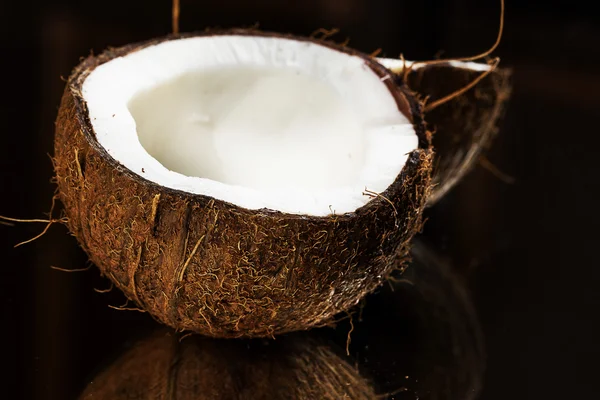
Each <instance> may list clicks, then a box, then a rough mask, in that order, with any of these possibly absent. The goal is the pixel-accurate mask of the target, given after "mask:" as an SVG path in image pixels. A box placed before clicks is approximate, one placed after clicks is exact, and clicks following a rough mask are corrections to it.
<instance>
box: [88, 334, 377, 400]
mask: <svg viewBox="0 0 600 400" xmlns="http://www.w3.org/2000/svg"><path fill="white" fill-rule="evenodd" d="M80 399H81V400H86V399H90V400H91V399H96V400H132V399H135V400H146V399H147V400H163V399H164V400H167V399H178V400H199V399H202V400H236V399H240V400H278V399H281V400H284V399H298V400H302V399H305V400H314V399H324V400H340V399H352V400H370V399H373V400H374V399H376V396H375V393H374V390H373V389H372V387H371V386H370V384H369V382H368V381H367V380H366V379H364V378H363V377H361V375H360V374H359V372H358V371H357V370H356V369H355V368H354V367H352V366H351V365H350V364H349V363H347V362H346V361H345V360H344V359H343V358H342V357H341V356H339V355H338V354H337V352H336V351H334V350H333V349H332V348H330V347H329V345H327V344H326V343H325V342H323V341H321V340H318V339H312V338H310V337H306V336H304V335H293V336H288V337H282V338H278V339H277V340H275V341H270V340H269V341H267V340H250V341H232V340H219V339H208V338H205V337H201V336H198V335H193V336H190V337H186V338H183V339H182V338H180V337H179V335H176V334H175V333H169V332H165V331H162V332H159V333H157V334H155V335H154V336H151V337H150V338H148V339H146V340H143V341H141V342H139V343H137V344H136V345H135V346H134V347H133V348H131V349H130V350H129V351H127V352H126V353H125V354H123V355H122V356H121V357H120V358H119V359H118V360H117V361H115V362H114V363H113V364H112V365H110V366H109V367H108V368H107V369H106V370H104V371H103V372H101V373H100V374H98V375H97V376H96V377H94V378H93V379H92V380H91V382H90V383H89V385H88V386H87V388H86V389H85V390H84V392H83V394H82V395H81V396H80Z"/></svg>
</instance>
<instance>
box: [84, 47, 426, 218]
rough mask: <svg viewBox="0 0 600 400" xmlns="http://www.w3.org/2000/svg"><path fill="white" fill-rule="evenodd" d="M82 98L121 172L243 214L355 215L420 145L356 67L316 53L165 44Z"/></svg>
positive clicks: (386, 94) (390, 101) (93, 81)
mask: <svg viewBox="0 0 600 400" xmlns="http://www.w3.org/2000/svg"><path fill="white" fill-rule="evenodd" d="M82 92H83V97H84V99H85V100H86V102H87V106H88V110H89V116H90V121H91V123H92V127H93V129H94V131H95V133H96V137H97V139H98V142H99V143H100V144H101V145H102V146H103V147H104V148H105V149H106V150H107V151H108V153H109V154H110V155H112V157H114V158H115V159H116V160H117V161H119V162H120V163H121V164H123V165H124V166H125V167H127V168H129V169H130V170H132V171H133V172H135V173H137V174H139V175H140V176H142V177H144V178H146V179H148V180H150V181H153V182H155V183H157V184H159V185H162V186H166V187H170V188H173V189H178V190H183V191H187V192H191V193H197V194H204V195H208V196H211V197H215V198H219V199H221V200H225V201H228V202H230V203H234V204H237V205H239V206H242V207H245V208H249V209H260V208H269V209H274V210H278V211H282V212H289V213H295V214H309V215H319V216H324V215H328V214H331V213H332V212H335V213H336V214H341V213H345V212H352V211H355V210H356V209H357V208H359V207H361V206H363V205H364V204H366V203H367V202H368V201H369V200H370V199H371V197H369V196H366V195H364V194H363V192H365V189H367V190H368V191H372V192H383V191H384V190H385V189H386V188H387V187H388V186H389V185H390V184H391V183H392V182H393V181H394V180H395V179H396V177H397V175H398V174H399V173H400V172H401V170H402V168H403V166H404V164H405V162H406V159H407V156H408V153H410V152H411V151H412V150H414V149H416V148H417V145H418V139H417V136H416V134H415V131H414V128H413V126H412V124H411V123H410V122H409V121H408V119H407V118H406V117H405V116H404V115H403V114H402V113H401V112H400V111H399V109H398V105H397V104H396V101H395V99H394V98H393V96H392V94H391V93H390V91H389V89H388V88H387V86H386V85H385V83H384V82H382V79H381V78H380V77H379V76H378V75H377V74H376V73H375V72H374V71H373V70H372V69H371V68H370V67H368V65H366V64H365V62H364V60H363V59H361V58H360V57H356V56H351V55H348V54H346V53H343V52H340V51H336V50H333V49H329V48H327V47H324V46H320V45H318V44H315V43H311V42H303V41H296V40H290V39H282V38H273V37H252V36H206V37H196V38H188V39H179V40H173V41H167V42H162V43H160V44H158V45H153V46H150V47H146V48H144V49H141V50H137V51H134V52H132V53H130V54H128V55H126V56H124V57H120V58H116V59H113V60H111V61H109V62H107V63H105V64H102V65H100V66H99V67H97V68H96V69H95V70H94V71H92V72H91V73H90V74H89V76H88V77H87V78H86V80H85V82H84V84H83V90H82Z"/></svg>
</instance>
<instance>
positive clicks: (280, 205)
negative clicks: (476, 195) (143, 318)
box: [55, 30, 432, 337]
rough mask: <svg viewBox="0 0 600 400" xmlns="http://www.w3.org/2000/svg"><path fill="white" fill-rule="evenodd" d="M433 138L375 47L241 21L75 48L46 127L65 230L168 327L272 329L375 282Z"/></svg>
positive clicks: (335, 306) (413, 197)
mask: <svg viewBox="0 0 600 400" xmlns="http://www.w3.org/2000/svg"><path fill="white" fill-rule="evenodd" d="M431 165H432V150H431V149H430V142H429V136H428V134H427V133H426V131H425V128H424V124H423V121H422V118H421V113H420V111H419V105H418V102H417V101H416V100H415V98H414V97H413V95H412V93H411V92H410V91H409V90H407V89H406V88H405V87H404V86H403V85H401V84H399V83H398V82H397V80H395V79H393V75H392V73H391V72H390V71H389V70H387V69H386V68H385V67H383V66H382V65H381V64H379V63H378V62H377V61H376V60H375V59H373V58H371V57H369V56H366V55H364V54H361V53H359V52H356V51H354V50H351V49H349V48H346V47H342V46H337V45H334V44H331V43H325V42H319V41H315V40H312V39H306V38H297V37H292V36H279V35H274V34H266V33H259V32H250V31H240V30H236V31H226V32H220V33H218V34H215V33H210V34H200V35H190V36H184V37H168V38H164V39H158V40H154V41H150V42H146V43H143V44H137V45H131V46H126V47H123V48H119V49H111V50H108V51H106V52H105V53H103V54H101V55H100V56H97V57H88V58H87V59H85V60H84V61H83V62H82V63H81V64H80V65H79V66H78V67H77V68H76V69H75V70H74V72H73V73H72V75H71V76H70V78H69V81H68V83H67V87H66V89H65V92H64V96H63V99H62V103H61V107H60V111H59V115H58V120H57V123H56V141H55V169H56V178H57V182H58V186H59V191H60V198H61V200H62V202H63V203H64V206H65V210H66V213H67V216H68V220H69V227H70V229H71V231H72V232H73V233H74V235H75V236H76V237H77V238H78V240H79V242H80V244H81V245H82V247H83V248H84V250H85V251H86V252H87V253H88V255H89V256H90V258H91V259H92V261H93V262H94V263H95V264H96V265H98V267H99V268H100V269H101V270H102V272H103V273H104V274H105V275H106V276H108V277H109V278H110V279H111V280H112V281H113V282H114V283H115V284H116V285H117V286H118V287H119V288H121V289H122V290H123V291H124V292H125V294H126V295H127V296H128V297H129V298H130V299H132V300H133V301H135V302H136V303H137V304H138V305H139V306H140V307H141V308H143V309H145V310H147V311H149V312H150V313H151V314H152V315H153V316H154V317H155V318H157V319H158V320H160V321H162V322H164V323H166V324H168V325H170V326H173V327H175V328H177V329H181V330H184V329H189V330H193V331H196V332H200V333H203V334H206V335H212V336H219V337H239V336H272V335H274V334H278V333H282V332H287V331H293V330H299V329H307V328H310V327H312V326H315V325H319V324H324V323H326V322H327V321H328V320H329V319H330V318H331V317H332V316H333V315H335V314H336V313H338V312H340V311H344V310H347V309H348V308H349V307H351V306H353V305H355V304H356V303H357V302H358V301H359V300H360V299H361V298H362V297H363V296H364V295H365V294H366V293H368V292H370V291H372V290H374V289H375V288H376V287H377V286H378V285H379V284H380V283H381V282H382V281H383V280H384V279H385V277H386V276H387V274H388V273H389V272H390V270H391V269H392V268H393V266H396V265H397V264H398V263H399V262H401V261H402V260H403V259H404V258H405V256H406V254H407V250H408V243H409V241H410V239H411V238H412V236H413V235H414V233H415V232H417V231H418V230H419V229H420V227H421V222H422V210H423V207H424V205H425V201H426V198H427V194H428V193H429V188H430V179H431V177H430V175H431Z"/></svg>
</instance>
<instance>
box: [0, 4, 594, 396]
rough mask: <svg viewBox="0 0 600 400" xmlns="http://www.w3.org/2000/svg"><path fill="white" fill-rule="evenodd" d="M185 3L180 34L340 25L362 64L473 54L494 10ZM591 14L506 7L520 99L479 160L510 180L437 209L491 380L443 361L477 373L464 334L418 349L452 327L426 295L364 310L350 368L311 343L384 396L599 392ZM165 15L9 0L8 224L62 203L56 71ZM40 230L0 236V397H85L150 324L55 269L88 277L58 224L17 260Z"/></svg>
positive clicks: (383, 301) (338, 341)
mask: <svg viewBox="0 0 600 400" xmlns="http://www.w3.org/2000/svg"><path fill="white" fill-rule="evenodd" d="M182 7H183V14H182V15H183V18H182V29H183V30H193V29H203V28H204V27H205V26H222V27H230V26H250V25H252V24H254V23H255V22H257V21H259V22H260V23H261V27H262V28H263V29H267V30H277V31H285V32H292V33H297V34H303V35H306V34H309V33H310V32H312V31H313V30H315V29H316V28H319V27H332V26H335V27H339V28H340V29H341V30H342V32H343V34H342V35H340V40H339V41H340V42H341V41H343V40H344V39H345V38H346V37H347V36H349V37H350V39H351V42H350V44H351V45H352V46H353V47H355V48H357V49H360V50H362V51H365V52H371V51H374V50H375V49H377V48H379V47H381V48H382V49H383V50H384V52H383V53H382V55H387V56H390V57H394V56H397V55H398V54H400V53H401V52H402V53H404V55H405V56H406V57H407V58H409V59H429V58H431V57H432V56H433V55H434V54H436V52H438V50H440V49H444V50H445V52H444V55H447V56H456V55H465V54H474V53H477V52H479V51H481V50H482V49H484V48H486V47H487V46H489V44H490V43H491V42H492V41H493V38H494V36H495V31H496V27H497V16H498V15H497V13H498V7H497V4H496V2H495V1H486V2H482V1H476V0H456V1H441V0H439V1H438V0H432V1H424V2H416V1H387V0H375V1H367V0H327V1H325V0H309V1H305V2H282V1H275V0H256V1H240V0H229V1H228V0H225V1H214V2H208V1H207V2H201V1H194V0H183V1H182ZM594 7H595V5H594V4H593V3H584V2H558V1H541V0H527V1H519V2H508V4H507V26H506V33H505V36H504V40H503V44H502V45H501V46H500V48H499V49H498V52H497V54H498V55H500V56H501V57H502V64H503V65H504V66H511V67H513V69H514V91H513V95H512V98H511V101H510V104H509V106H508V109H507V114H506V121H505V123H504V124H503V129H502V131H501V132H500V133H499V135H498V137H497V139H496V141H495V142H494V145H493V147H492V148H491V149H490V150H489V151H487V152H486V153H487V158H488V159H489V160H490V161H491V162H492V163H493V164H495V165H496V166H498V167H499V168H500V169H502V170H503V171H504V172H506V173H508V174H509V175H511V176H512V177H514V178H515V179H516V180H515V183H514V184H512V185H509V184H506V183H504V182H502V181H501V180H499V179H498V178H497V177H495V176H494V175H493V174H492V173H490V172H489V171H488V170H486V169H485V168H481V167H478V168H476V169H475V170H474V171H473V172H472V173H471V174H469V175H468V176H467V177H466V178H465V180H464V181H463V182H462V183H461V184H460V185H459V186H458V187H456V188H455V189H454V190H453V191H452V192H451V193H450V195H449V197H448V198H446V199H445V200H443V201H442V202H440V203H438V204H437V205H436V206H435V207H434V208H432V209H430V210H429V211H428V212H427V217H428V218H429V220H428V222H427V225H426V228H425V231H424V233H423V237H422V238H423V239H424V240H426V241H427V242H428V243H430V244H431V246H432V247H433V248H434V249H435V251H436V253H441V254H442V255H443V257H444V258H449V259H451V261H452V262H451V265H452V266H453V271H454V276H457V277H459V278H458V279H459V280H460V281H462V282H465V287H466V288H467V290H468V292H470V293H471V295H472V298H473V304H474V307H475V308H476V311H477V314H478V316H479V320H480V322H481V326H482V330H483V337H484V341H485V353H486V354H487V356H486V360H487V362H486V368H485V371H482V369H481V368H479V367H475V366H471V367H468V368H466V369H460V368H457V369H456V370H455V369H452V368H450V367H449V366H452V365H462V364H471V363H474V364H473V365H480V364H478V363H479V362H480V361H481V358H480V356H481V353H480V351H479V350H476V351H470V352H467V351H466V350H465V347H463V350H460V348H459V350H458V351H457V353H451V352H450V350H451V346H450V344H452V343H454V341H453V339H450V338H449V337H446V336H441V337H443V338H445V340H447V341H441V342H439V344H438V345H439V348H440V349H441V354H442V355H444V354H445V355H444V356H443V357H442V358H441V360H442V361H441V364H439V365H441V368H437V367H439V365H438V364H437V363H438V362H437V361H436V358H435V357H434V358H430V355H431V354H434V353H436V352H435V351H433V350H432V349H436V348H437V347H436V346H432V347H431V348H426V349H424V350H426V351H425V352H424V353H423V352H422V351H423V348H421V349H420V350H419V351H421V353H419V351H417V350H418V349H419V346H424V345H419V344H418V342H415V338H417V337H421V335H424V336H425V337H427V335H429V334H430V335H433V337H436V333H435V332H436V330H438V329H441V332H451V330H449V329H450V328H448V324H445V323H444V322H443V321H444V317H443V316H441V317H440V318H439V319H433V320H432V321H434V322H432V324H433V325H432V326H433V328H427V329H425V328H423V326H424V325H420V324H419V322H418V321H417V317H416V316H415V309H414V308H410V307H408V306H404V305H403V304H404V302H406V301H409V300H410V296H411V293H415V292H411V291H410V287H409V286H408V285H403V284H401V283H398V284H397V285H400V286H401V290H400V288H398V289H397V290H396V291H395V292H392V291H391V289H390V288H389V287H386V288H382V289H381V291H380V292H379V293H376V294H374V295H372V296H370V297H369V298H367V300H366V307H365V309H364V310H363V318H362V321H363V322H359V317H358V314H355V317H354V324H355V329H354V332H353V333H352V342H351V346H350V354H351V356H350V357H349V358H348V357H346V356H345V346H346V337H347V333H348V331H349V329H350V326H349V323H348V321H344V322H342V323H340V325H339V327H338V328H337V329H336V330H321V331H319V332H314V334H317V333H318V334H319V335H323V336H321V337H320V339H319V340H326V343H327V344H328V345H331V346H332V349H336V350H335V354H336V355H338V356H339V357H341V359H342V360H344V362H345V363H347V364H348V365H350V366H354V362H355V361H357V362H358V370H359V373H360V374H361V376H362V377H363V378H364V379H366V380H367V381H369V382H370V384H371V385H372V387H373V388H374V390H375V391H376V392H377V393H384V392H386V391H393V390H399V389H401V388H402V387H406V388H408V389H409V391H406V392H399V393H397V395H396V396H397V398H409V399H411V398H414V397H415V396H417V395H418V396H420V397H421V398H423V397H425V396H427V395H428V393H427V391H428V390H430V391H432V392H433V393H438V396H444V395H446V394H447V393H450V394H451V395H454V396H459V397H457V398H458V399H459V398H460V396H463V395H465V393H466V391H467V390H468V387H469V386H470V385H473V386H474V388H475V389H476V388H477V387H478V386H477V380H478V379H479V378H480V377H481V374H482V373H483V383H482V390H481V393H480V397H479V398H481V399H484V400H505V399H524V400H525V399H526V400H530V399H577V398H583V399H588V398H589V399H593V398H598V395H599V394H600V389H599V388H598V385H597V370H598V367H597V360H598V357H599V356H600V344H599V343H600V342H599V341H598V337H600V331H599V326H600V324H599V323H598V318H597V316H598V307H599V306H600V292H599V291H598V289H597V287H598V282H600V269H598V268H597V267H596V264H597V261H596V259H597V255H596V253H597V251H596V248H597V244H598V241H599V239H600V237H599V233H598V232H599V230H598V226H600V219H599V217H598V215H599V214H598V212H597V208H598V207H597V204H596V203H597V201H596V198H595V196H594V195H593V193H594V192H595V191H597V189H598V176H600V167H599V164H598V157H597V149H598V147H599V146H598V145H599V143H598V142H599V138H600V136H599V135H597V133H596V132H597V130H598V129H597V128H596V126H597V110H598V109H600V98H599V96H598V93H600V74H599V73H598V71H600V50H599V47H598V46H597V43H598V42H599V41H600V30H599V29H600V28H599V27H600V25H599V24H598V16H599V14H598V12H597V10H595V9H594ZM169 13H170V2H169V1H141V0H131V1H128V2H122V1H116V0H107V1H104V2H80V1H70V0H52V1H46V2H41V1H37V0H34V1H32V2H16V1H7V0H4V1H0V30H1V31H2V32H1V33H2V34H1V35H0V48H1V50H2V53H1V54H2V63H0V68H1V69H2V72H3V74H2V83H3V86H2V87H3V89H4V90H3V91H2V93H3V96H1V97H0V99H1V100H0V101H1V106H0V121H2V129H1V130H0V132H1V133H0V134H1V135H2V142H1V144H0V183H1V186H0V193H1V194H2V196H0V214H9V215H11V216H16V217H24V218H29V217H41V216H42V215H43V213H44V212H46V211H47V210H48V209H49V207H50V199H51V197H52V194H53V191H54V185H52V184H51V183H50V179H51V176H52V172H51V162H50V161H49V159H48V157H47V154H48V153H51V152H52V140H53V121H54V118H55V117H56V112H57V106H58V101H59V99H60V94H61V91H62V89H63V87H64V82H63V81H61V79H60V76H67V75H68V74H69V71H70V70H71V69H72V68H73V66H74V65H76V64H77V62H78V59H79V57H81V56H84V55H86V54H88V53H89V52H90V50H92V49H93V50H94V51H95V52H96V53H98V52H100V51H101V50H103V49H104V48H105V47H106V46H109V45H112V46H119V45H123V44H126V43H130V42H133V41H138V40H144V39H147V38H150V37H155V36H159V35H163V34H164V33H166V32H168V31H169V29H170V15H169ZM42 228H43V227H42V226H37V225H27V224H25V225H19V226H17V227H15V228H10V227H6V226H4V225H0V260H2V268H0V315H1V316H2V322H1V324H2V325H1V326H2V328H3V329H2V336H3V339H4V340H3V342H2V343H4V344H5V348H4V352H3V356H4V357H3V362H4V366H5V369H6V370H7V371H6V372H4V373H2V374H0V383H1V384H2V386H1V387H2V388H3V392H2V393H0V398H8V399H26V400H29V399H34V400H40V399H43V400H46V399H58V400H63V399H75V398H77V396H79V395H80V394H81V393H82V392H83V390H84V389H85V388H86V386H87V385H88V384H89V382H91V381H92V380H93V378H94V377H95V376H98V374H99V373H101V371H102V370H105V368H106V367H107V366H108V365H109V364H110V363H111V362H113V361H114V360H116V359H118V357H122V356H123V355H124V354H125V352H126V350H124V349H127V348H131V346H133V344H134V343H136V342H138V341H139V340H143V338H144V337H147V335H148V334H151V332H152V331H154V330H155V329H157V324H156V323H155V322H154V321H153V320H152V319H151V318H150V317H149V316H148V315H146V314H140V313H136V312H126V311H117V310H114V309H111V308H108V307H107V305H113V306H120V305H122V304H123V303H124V298H123V297H122V296H121V294H120V293H118V291H116V290H113V291H111V292H109V293H103V294H102V293H97V292H95V291H93V290H92V289H93V288H97V289H107V288H108V287H109V283H108V282H107V281H106V280H105V279H103V278H101V277H100V276H99V273H98V272H97V270H96V269H95V268H92V269H91V270H89V271H88V272H83V273H64V272H61V271H56V270H53V269H51V268H49V266H50V265H55V266H58V267H62V268H67V269H77V268H82V267H85V266H86V257H85V255H84V254H83V253H82V252H81V251H80V250H79V249H78V248H77V246H76V244H75V241H74V239H73V238H72V237H70V236H69V235H68V234H67V233H66V231H65V230H64V228H62V227H59V226H54V227H52V228H51V229H50V231H49V233H48V234H47V235H46V236H44V237H43V238H42V239H40V240H37V241H35V242H33V243H31V244H30V245H27V246H23V247H19V248H17V249H13V248H12V246H13V244H14V243H17V242H19V241H21V240H25V239H28V238H30V237H32V236H34V235H36V234H37V233H39V232H40V231H41V229H42ZM415 271H417V269H415ZM415 273H416V272H415ZM416 293H418V292H416ZM403 296H404V297H403ZM407 296H408V300H407V299H406V297H407ZM390 299H395V300H390ZM413 306H414V305H413ZM449 310H451V312H452V313H455V312H456V308H451V309H449ZM388 311H389V312H390V314H389V315H387V312H388ZM446 312H447V313H448V312H450V311H448V310H447V311H446ZM390 315H391V316H390ZM342 317H343V316H342ZM465 318H466V317H465ZM468 320H469V318H467V321H468ZM399 321H401V322H399ZM419 327H421V328H419ZM465 327H468V324H467V325H464V326H463V325H461V328H460V329H458V330H455V332H456V333H454V335H459V336H460V335H463V334H466V333H463V334H461V333H460V332H461V330H462V332H468V329H465ZM455 329H456V328H455ZM430 332H432V333H430ZM437 337H440V336H437ZM410 343H417V344H415V345H414V346H416V347H417V348H416V349H415V348H414V347H413V345H410ZM421 343H427V342H421ZM465 343H468V341H466V342H465ZM476 343H477V340H475V339H473V340H471V342H470V346H473V347H470V348H471V349H480V348H479V345H477V344H476ZM452 349H453V347H452ZM332 351H334V350H332ZM340 351H341V353H340ZM416 354H426V356H424V357H423V358H422V359H421V358H418V357H417V356H416ZM427 354H429V355H427ZM453 354H456V356H451V355H453ZM465 354H470V355H465ZM461 360H462V361H461ZM469 360H471V361H469ZM473 360H474V361H473ZM453 363H454V364H453ZM448 368H450V372H445V371H448ZM405 371H407V372H405ZM419 371H422V373H421V372H419ZM427 371H429V372H427ZM432 371H434V372H432ZM435 371H439V372H435ZM407 375H408V376H409V378H408V379H405V378H404V377H405V376H407ZM429 377H431V378H429ZM413 379H414V380H413ZM417 379H418V380H419V382H417ZM427 379H432V380H429V381H428V380H427ZM423 382H428V383H427V384H423ZM430 382H433V383H430ZM469 382H471V383H469ZM421 384H423V385H424V386H419V385H421ZM415 391H416V394H415ZM402 396H405V397H402ZM411 396H412V397H411ZM465 396H466V395H465ZM439 398H444V397H439ZM464 398H468V397H464Z"/></svg>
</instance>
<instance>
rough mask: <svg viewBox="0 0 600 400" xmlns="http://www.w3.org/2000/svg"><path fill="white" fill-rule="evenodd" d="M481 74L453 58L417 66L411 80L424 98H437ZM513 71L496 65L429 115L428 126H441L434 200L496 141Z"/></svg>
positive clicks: (437, 128) (437, 129) (437, 138)
mask: <svg viewBox="0 0 600 400" xmlns="http://www.w3.org/2000/svg"><path fill="white" fill-rule="evenodd" d="M481 74H482V72H481V71H473V70H470V69H466V68H458V67H455V66H452V65H450V64H433V65H429V66H425V67H422V68H418V69H416V70H411V71H410V72H409V73H408V76H407V82H406V83H407V84H408V86H409V87H410V88H411V89H412V90H414V91H415V92H416V93H418V94H419V96H420V97H421V98H428V102H433V101H435V100H437V99H439V98H442V97H444V96H446V95H448V94H450V93H452V92H454V91H456V90H457V89H460V88H462V87H464V86H466V85H467V84H468V83H470V82H472V81H473V80H474V79H475V78H476V77H477V76H479V75H481ZM510 76H511V71H510V70H507V69H500V68H496V69H495V70H494V71H493V72H492V73H491V74H489V75H488V76H486V77H485V78H484V79H482V80H481V81H480V82H479V83H478V84H477V85H476V86H475V87H474V88H473V89H471V90H469V91H467V92H466V93H464V94H462V95H460V96H459V97H457V98H455V99H452V100H451V101H449V102H447V103H445V104H442V105H440V106H438V107H437V108H435V109H433V110H431V111H430V112H428V113H427V114H426V115H425V118H426V120H427V124H428V128H429V129H430V130H431V131H432V132H435V133H434V135H433V139H432V142H433V148H434V149H435V153H436V158H435V165H434V168H433V188H432V191H431V195H430V197H429V199H428V205H433V204H435V203H436V202H437V201H439V200H440V199H441V198H442V197H443V196H444V195H445V194H446V193H447V192H448V191H449V190H450V189H452V188H453V187H454V186H455V185H456V184H457V183H458V182H459V181H460V180H461V179H462V178H463V177H464V176H465V175H466V174H467V172H469V171H470V170H471V168H473V167H474V166H475V165H476V163H477V161H478V160H479V157H480V156H481V154H482V152H484V151H485V150H487V149H488V148H489V146H490V145H491V144H492V141H493V139H494V137H495V136H496V133H497V131H498V125H499V124H500V122H501V120H502V117H503V116H504V109H505V106H506V103H507V100H508V98H509V97H510V93H511V80H510Z"/></svg>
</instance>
